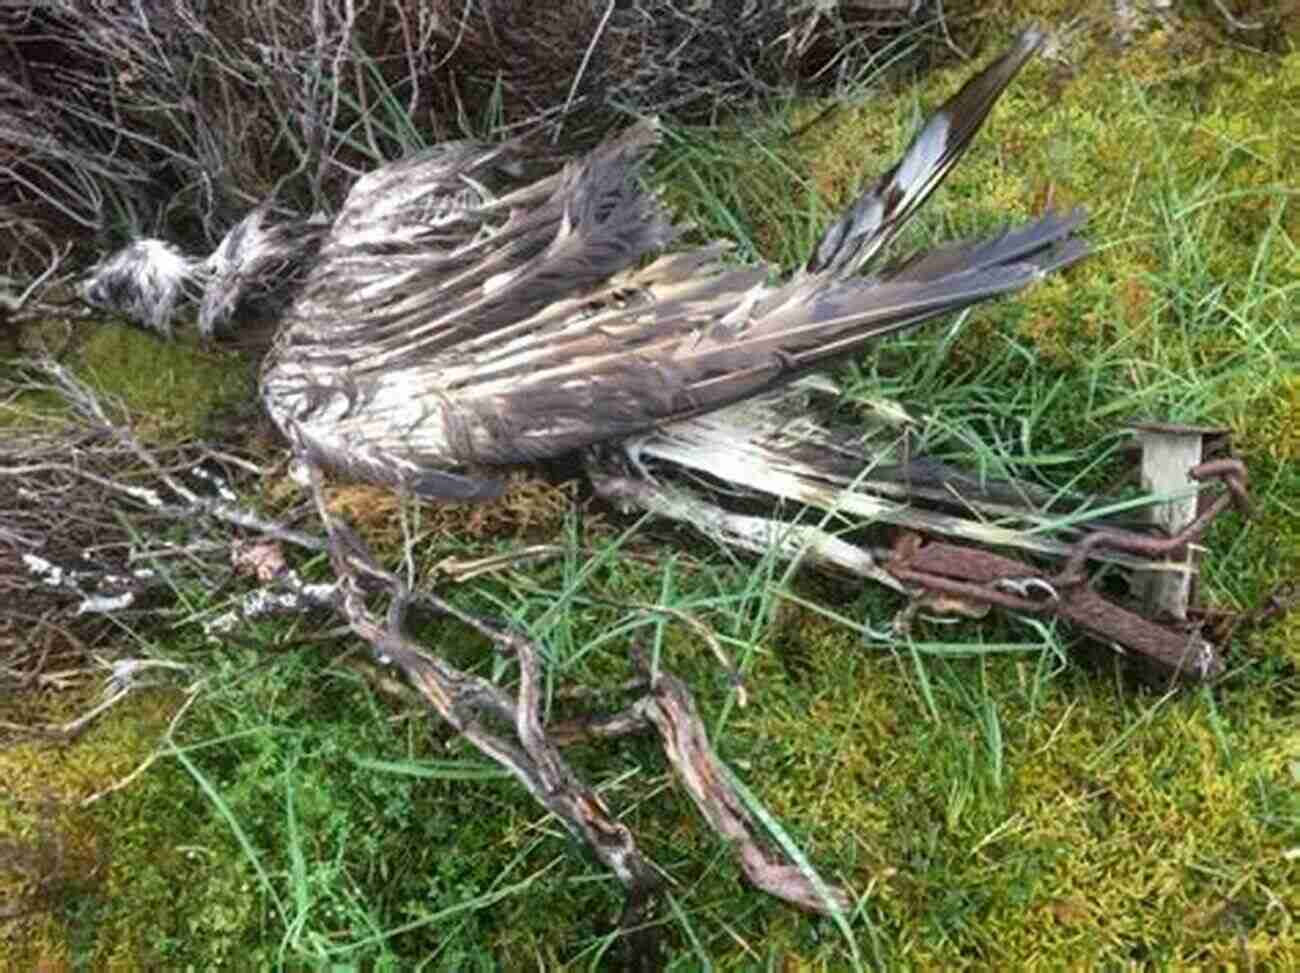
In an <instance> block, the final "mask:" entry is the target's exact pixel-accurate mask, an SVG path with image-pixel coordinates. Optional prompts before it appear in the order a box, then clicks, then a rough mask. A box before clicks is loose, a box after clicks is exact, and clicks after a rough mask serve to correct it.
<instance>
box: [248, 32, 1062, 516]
mask: <svg viewBox="0 0 1300 973" xmlns="http://www.w3.org/2000/svg"><path fill="white" fill-rule="evenodd" d="M1037 43H1038V41H1037V40H1036V39H1035V38H1034V37H1032V36H1031V37H1029V38H1028V39H1022V40H1021V42H1020V43H1019V44H1018V45H1017V47H1016V48H1015V49H1013V51H1012V53H1011V54H1008V55H1006V56H1005V57H1003V58H1002V59H1000V60H999V61H997V62H995V63H994V64H993V65H992V66H991V67H990V68H989V69H988V70H987V71H986V73H985V75H981V76H980V77H979V78H977V79H976V80H975V81H974V82H971V83H968V84H967V85H966V86H965V87H964V88H963V89H962V91H961V92H959V93H958V95H957V96H956V97H955V98H954V99H953V100H952V101H950V102H949V103H948V105H946V106H945V107H944V109H942V110H941V112H947V113H948V115H949V120H948V121H946V122H945V123H944V124H943V125H935V124H934V123H931V124H927V126H926V127H925V129H924V130H923V131H922V133H921V135H920V136H919V137H918V140H917V142H916V143H914V144H913V146H912V148H911V149H909V151H908V155H907V156H905V157H904V161H903V163H900V165H899V166H897V167H895V169H894V170H893V171H892V172H891V173H890V174H889V176H887V177H886V179H885V180H884V181H882V185H885V184H888V185H889V186H891V187H893V188H892V189H890V190H889V192H888V193H887V194H886V195H888V196H889V197H890V198H891V199H892V200H893V202H892V203H891V208H890V215H889V217H888V220H887V221H886V222H887V223H888V225H887V226H885V224H881V226H885V228H884V229H880V228H879V227H877V228H876V229H875V230H872V229H870V227H869V226H868V225H867V224H864V223H863V222H862V220H861V219H860V217H858V216H853V214H852V212H851V213H850V215H849V216H846V217H845V219H843V220H841V221H840V224H837V226H841V227H842V232H840V233H839V238H840V243H839V244H837V245H835V246H828V245H826V244H825V243H824V244H823V247H821V248H819V249H820V250H825V251H826V253H827V256H825V257H824V259H821V260H814V262H813V264H812V265H811V267H812V269H811V270H809V269H805V270H804V271H802V272H801V273H799V274H797V275H796V276H795V277H794V279H792V280H790V281H788V282H787V283H784V284H780V285H770V284H768V283H767V281H768V278H769V276H770V275H769V270H768V268H767V267H763V266H758V267H743V268H736V267H727V266H725V265H723V264H722V263H721V260H720V256H721V253H722V248H721V247H719V246H712V247H706V248H700V249H696V250H692V251H688V252H684V253H677V254H671V255H668V256H665V257H662V258H660V259H659V260H657V261H655V262H653V263H651V264H650V265H649V266H645V267H641V268H639V269H638V267H637V265H638V263H640V262H641V260H642V258H643V257H644V256H645V255H647V254H648V253H650V252H652V251H654V250H657V249H659V248H661V247H662V246H663V245H664V244H665V243H667V242H668V241H669V240H670V239H671V238H672V237H673V235H674V228H673V227H672V225H671V224H670V223H669V221H668V220H667V218H666V217H665V216H664V214H663V212H662V210H661V208H660V206H659V203H658V201H657V199H656V198H655V197H654V196H653V195H652V194H650V193H648V192H646V191H645V190H644V189H643V188H642V187H641V186H640V185H639V184H638V183H637V181H636V179H635V168H636V163H637V162H638V161H639V160H640V159H641V158H642V157H643V156H644V155H645V154H646V152H647V150H648V149H649V148H650V146H652V145H653V143H654V129H653V127H652V126H649V125H639V126H636V127H634V128H632V129H631V130H629V131H628V132H627V133H625V134H624V135H623V136H621V137H619V138H618V139H615V140H613V141H611V142H609V143H607V144H606V145H604V146H601V147H600V148H598V149H597V150H595V151H594V152H593V153H592V154H591V155H589V156H588V157H587V158H586V159H585V160H583V161H582V162H581V163H579V164H576V165H573V166H570V167H568V168H567V169H565V170H564V171H563V172H561V173H560V174H558V175H557V176H554V177H551V178H549V179H546V180H543V181H541V182H539V183H536V184H533V185H531V186H528V187H525V188H523V189H519V190H516V191H514V192H512V193H509V194H507V195H506V196H504V197H500V198H493V199H487V198H484V200H483V201H482V202H481V203H479V204H477V205H476V206H473V207H470V209H472V210H473V214H474V215H473V216H471V217H467V218H468V219H470V220H471V221H473V223H474V225H475V228H474V230H473V233H472V235H471V236H468V237H462V238H460V239H459V240H452V239H450V238H449V237H448V236H447V234H446V232H445V228H444V227H443V226H442V225H439V224H437V223H434V224H431V225H430V226H429V227H428V228H427V230H423V231H421V230H419V229H416V230H413V231H412V232H411V233H410V234H404V235H403V236H402V238H401V239H400V240H399V241H396V242H385V241H384V240H383V239H379V240H371V239H368V238H362V237H358V238H357V239H356V240H353V241H349V240H348V239H347V238H346V235H341V234H339V233H337V232H336V233H335V234H334V235H333V236H332V237H331V241H330V242H329V243H328V244H327V245H326V247H325V248H324V249H323V250H322V255H321V259H320V261H319V263H318V266H317V268H316V270H315V271H314V272H313V274H312V276H311V278H310V279H309V281H308V284H307V286H306V287H305V289H304V291H303V293H302V295H301V297H300V298H299V300H298V301H297V303H296V304H295V306H294V307H293V309H292V310H291V311H290V313H289V314H288V315H287V319H286V324H285V327H284V328H283V329H282V331H281V335H280V338H279V341H278V342H277V348H276V349H275V350H274V351H273V353H272V355H271V356H270V357H269V358H268V362H267V366H266V368H265V369H264V372H263V396H264V399H265V401H266V403H267V406H268V409H269V410H270V412H271V414H272V416H273V417H274V418H275V419H276V420H277V422H279V423H280V424H281V426H282V427H284V428H285V429H286V431H289V432H290V434H291V435H293V436H296V437H297V438H298V439H299V441H300V442H301V443H302V445H303V447H304V448H305V449H306V450H307V451H308V452H309V454H311V455H313V456H314V457H315V458H316V459H318V460H319V461H321V462H323V463H325V464H326V465H330V466H335V467H343V468H345V469H350V470H351V471H353V472H354V473H356V474H358V475H360V476H363V477H365V478H368V479H380V480H383V481H385V482H403V483H408V484H414V485H416V487H417V489H420V490H421V491H422V492H429V493H441V494H443V495H448V494H449V495H456V496H464V495H469V494H473V493H474V492H475V491H476V490H477V489H478V488H477V486H476V485H475V481H470V480H465V481H458V480H456V479H455V476H454V474H455V472H456V471H458V470H461V469H463V468H465V467H482V466H488V467H492V466H499V465H503V464H510V463H516V462H521V461H529V460H534V459H538V458H543V457H549V456H556V455H560V454H562V453H565V452H568V451H570V450H574V449H578V448H582V447H585V446H589V445H592V444H595V443H599V442H602V441H604V440H608V439H612V438H617V437H621V436H626V435H628V434H631V433H636V432H640V431H643V430H646V429H648V428H650V427H652V426H654V425H656V424H658V423H661V422H664V421H671V420H674V419H680V418H683V417H686V416H690V415H695V414H698V413H700V412H704V411H708V410H711V409H716V408H719V407H721V406H724V405H726V404H728V403H731V402H735V401H737V400H738V399H741V398H744V397H746V396H748V395H753V394H756V393H757V392H760V391H763V390H764V389H767V388H771V387H773V386H775V385H778V384H780V383H782V382H784V381H788V380H789V379H790V378H792V377H793V376H795V375H797V374H799V373H801V372H803V371H806V370H807V369H809V368H811V367H814V366H816V365H818V364H820V363H822V362H823V361H825V360H827V359H829V358H832V357H835V356H839V355H844V354H847V353H851V352H853V351H854V350H857V349H860V348H861V347H863V346H865V345H866V344H868V343H870V342H871V341H872V340H874V339H875V338H878V337H879V336H881V335H883V334H887V333H890V332H893V331H897V330H899V329H901V328H905V327H909V326H912V325H915V324H918V323H920V322H921V321H924V320H927V319H929V318H931V317H934V316H937V315H941V314H945V313H948V312H950V311H954V310H958V309H960V308H963V307H967V306H969V305H971V304H974V303H976V302H978V301H982V300H985V299H987V298H990V297H993V296H995V295H998V294H1003V293H1007V292H1009V291H1013V290H1016V289H1018V288H1020V287H1022V286H1024V285H1025V284H1027V283H1029V282H1030V281H1032V280H1034V279H1035V278H1037V277H1039V276H1041V275H1042V274H1044V273H1046V272H1048V271H1049V270H1052V269H1055V268H1056V267H1059V266H1063V265H1064V264H1067V263H1069V262H1072V261H1073V260H1077V259H1079V258H1080V257H1081V256H1083V254H1084V253H1085V250H1086V248H1085V246H1084V244H1083V243H1082V242H1081V241H1079V240H1078V239H1077V238H1075V237H1074V236H1073V235H1072V234H1073V231H1074V230H1075V228H1076V227H1077V226H1078V224H1079V223H1080V221H1081V219H1082V217H1081V216H1080V215H1073V216H1070V217H1065V218H1061V217H1057V216H1053V215H1048V216H1046V217H1044V218H1042V219H1040V220H1038V221H1036V222H1034V223H1031V224H1028V225H1026V226H1024V227H1021V228H1019V229H1017V230H1015V231H1012V232H1010V233H1005V234H1002V235H1001V236H998V237H995V238H992V239H990V240H986V241H981V242H978V243H973V244H971V243H967V244H961V245H958V246H956V247H949V248H945V249H943V250H939V251H936V252H934V253H932V254H930V255H929V256H927V257H923V258H921V259H920V260H917V261H913V262H911V263H910V264H907V265H905V266H903V267H902V268H901V269H899V270H896V271H894V272H892V273H887V274H885V275H883V276H882V277H877V278H873V279H870V280H867V279H862V278H849V277H845V276H844V274H845V271H846V270H848V269H850V268H851V267H856V266H858V265H859V264H860V263H861V253H862V250H863V249H864V248H869V247H872V246H873V245H872V244H871V243H870V240H871V239H876V240H880V239H883V238H885V237H887V236H888V235H889V234H890V233H892V232H893V228H894V227H896V225H897V224H898V222H900V221H901V220H902V219H903V218H905V217H906V215H908V214H909V213H910V212H911V211H912V210H914V209H915V207H916V205H918V204H919V201H920V200H922V199H924V197H925V195H927V194H928V193H929V191H930V190H931V189H932V188H933V185H934V183H936V182H937V181H938V179H939V178H941V177H942V175H943V174H944V173H946V172H947V171H948V169H949V168H950V167H951V165H952V162H953V161H954V160H955V158H956V157H957V156H958V155H959V154H960V152H961V151H962V149H963V148H964V147H965V145H966V144H968V143H969V141H970V137H971V134H972V133H973V131H974V129H975V128H977V127H978V124H979V122H980V121H982V119H983V117H984V115H985V114H987V112H988V110H989V108H990V107H991V105H992V101H993V99H994V98H995V97H996V94H997V93H998V92H1000V91H1001V88H1002V87H1003V86H1005V84H1006V82H1007V81H1008V80H1009V79H1010V74H1013V73H1014V67H1010V68H1008V65H1011V64H1014V66H1015V67H1018V65H1019V63H1022V62H1023V60H1024V58H1025V57H1027V56H1028V54H1029V53H1030V52H1031V51H1032V50H1033V48H1034V47H1035V46H1036V45H1037ZM1017 58H1018V59H1019V60H1017ZM986 76H988V77H990V78H992V79H994V80H993V81H990V82H989V83H987V84H982V83H980V82H982V81H983V80H984V79H985V77H986ZM972 92H973V93H974V94H972ZM977 95H978V97H977ZM967 112H970V113H973V114H974V117H973V118H972V117H967V114H966V113H967ZM945 133H946V134H945ZM922 144H924V148H918V145H922ZM909 160H910V161H909ZM855 208H857V209H861V208H862V207H861V206H858V207H855ZM411 225H414V224H411ZM864 226H865V227H867V229H865V230H864V229H862V227H864ZM835 232H836V231H834V230H833V231H832V235H834V234H835ZM421 233H423V234H424V235H423V236H421ZM854 241H857V242H854ZM863 241H865V242H863ZM875 245H876V246H878V243H877V244H875ZM850 251H851V252H850ZM449 477H450V479H449Z"/></svg>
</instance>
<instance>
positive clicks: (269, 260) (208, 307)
mask: <svg viewBox="0 0 1300 973" xmlns="http://www.w3.org/2000/svg"><path fill="white" fill-rule="evenodd" d="M328 232H329V222H328V220H326V219H325V218H324V217H323V216H314V217H312V218H311V219H306V220H304V219H293V220H285V221H282V222H272V221H271V219H270V216H269V210H268V206H267V205H263V206H259V207H258V208H257V209H255V210H253V211H252V212H251V213H249V214H248V215H247V216H245V217H244V218H243V219H242V220H240V221H239V222H238V223H237V224H235V226H234V227H233V228H232V229H231V231H230V232H229V233H227V234H226V236H225V238H224V239H222V241H221V243H220V244H218V245H217V249H216V250H214V251H213V252H212V256H210V257H208V259H207V260H205V261H204V262H203V268H202V274H203V277H204V280H205V287H204V290H203V300H202V302H201V303H200V305H199V334H200V335H202V336H203V337H204V338H231V337H238V332H239V331H242V330H244V329H245V328H246V327H248V325H249V324H250V323H251V324H256V323H257V322H258V321H266V320H273V319H275V318H276V317H277V316H278V315H279V314H280V313H281V312H282V311H283V310H284V307H285V306H286V305H287V304H288V303H289V302H290V301H291V300H292V298H293V295H294V294H295V293H296V291H297V286H298V284H299V283H300V282H301V280H302V278H303V276H304V275H305V274H306V272H307V271H308V270H309V269H310V268H311V265H312V259H313V258H314V257H315V255H316V253H317V251H318V250H319V249H320V245H321V243H322V241H323V240H324V238H325V236H326V234H327V233H328Z"/></svg>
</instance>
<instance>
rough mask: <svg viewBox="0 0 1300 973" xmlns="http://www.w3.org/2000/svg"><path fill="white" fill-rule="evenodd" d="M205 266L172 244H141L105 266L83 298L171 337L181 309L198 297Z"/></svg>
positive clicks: (86, 282) (84, 286)
mask: <svg viewBox="0 0 1300 973" xmlns="http://www.w3.org/2000/svg"><path fill="white" fill-rule="evenodd" d="M200 266H201V265H200V263H199V262H198V261H195V260H193V259H191V258H190V257H187V256H185V254H183V253H181V252H180V251H179V250H178V249H176V248H175V247H173V246H172V245H171V244H170V243H165V242H164V241H162V240H137V241H136V242H135V243H132V244H130V245H129V246H126V247H123V248H122V249H121V250H119V251H117V253H114V254H113V255H111V256H109V257H107V258H105V259H104V260H102V261H100V262H99V263H98V264H97V265H96V266H95V267H94V268H93V269H92V270H91V271H90V273H89V274H87V275H86V277H85V278H84V279H83V280H82V281H81V283H80V284H79V285H78V287H77V293H78V296H80V297H81V299H82V300H83V301H85V302H86V303H87V304H89V305H91V306H92V307H95V308H98V309H100V310H103V311H112V312H114V313H116V314H121V315H123V316H124V317H126V318H127V319H128V320H130V321H131V322H132V323H133V324H137V325H139V326H140V327H143V328H147V329H148V330H150V331H153V332H155V333H156V334H159V335H162V336H163V337H165V338H170V337H171V336H172V317H173V315H174V314H175V313H176V309H177V305H178V304H179V303H180V302H181V301H182V300H193V299H194V298H195V296H196V293H197V281H196V279H195V278H196V277H197V276H199V274H200Z"/></svg>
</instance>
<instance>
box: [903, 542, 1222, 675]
mask: <svg viewBox="0 0 1300 973" xmlns="http://www.w3.org/2000/svg"><path fill="white" fill-rule="evenodd" d="M888 567H889V571H890V572H891V573H892V574H893V575H894V576H895V577H897V578H898V579H899V580H900V581H905V582H910V583H912V584H916V585H920V586H921V587H923V588H926V589H929V590H932V591H942V592H945V593H947V594H951V595H957V596H960V597H963V598H969V599H973V600H976V601H982V602H987V603H988V604H992V605H997V606H999V607H1001V608H1007V609H1010V610H1012V611H1019V612H1026V613H1029V614H1035V615H1043V614H1046V615H1054V616H1059V617H1061V618H1065V619H1067V620H1069V621H1071V622H1074V623H1075V624H1077V625H1079V626H1081V627H1082V628H1085V629H1087V630H1088V631H1089V632H1091V633H1092V634H1093V635H1095V636H1097V637H1099V638H1101V639H1103V640H1106V641H1109V642H1113V643H1116V644H1118V645H1119V646H1121V647H1122V648H1123V649H1125V650H1131V651H1134V652H1138V653H1140V654H1141V655H1143V656H1146V657H1147V658H1149V659H1151V660H1153V661H1155V662H1157V663H1159V664H1160V665H1162V666H1164V667H1166V668H1167V669H1169V670H1171V671H1173V672H1176V673H1179V674H1181V675H1184V676H1191V677H1194V678H1197V679H1208V678H1212V677H1214V676H1216V675H1218V674H1219V673H1220V672H1222V671H1223V663H1222V661H1221V659H1220V658H1219V654H1218V652H1217V651H1216V650H1215V648H1214V646H1213V645H1211V644H1210V643H1209V642H1208V641H1207V640H1205V639H1203V638H1201V636H1200V635H1198V634H1196V633H1194V632H1190V631H1183V630H1179V629H1177V628H1173V627H1168V626H1164V625H1158V624H1156V623H1155V622H1153V621H1151V620H1149V619H1146V618H1143V617H1142V616H1141V615H1138V614H1136V613H1134V612H1131V611H1129V610H1127V609H1125V608H1121V607H1120V606H1119V605H1116V604H1113V603H1112V602H1110V601H1108V600H1107V599H1105V598H1103V597H1102V596H1101V595H1099V594H1097V593H1096V592H1095V591H1093V590H1092V589H1091V588H1089V587H1088V586H1087V585H1083V584H1072V585H1068V586H1065V587H1060V588H1058V587H1057V586H1055V585H1053V584H1051V583H1050V582H1049V581H1047V580H1045V579H1044V578H1043V577H1042V575H1041V573H1040V572H1037V571H1035V570H1034V569H1033V567H1032V566H1030V565H1028V564H1025V563H1023V562H1022V561H1017V560H1015V559H1014V558H1009V557H1004V556H1003V555H1001V554H992V553H989V552H988V551H979V550H975V549H973V548H969V547H962V546H960V545H957V544H949V543H946V542H943V541H936V542H934V543H931V544H926V545H924V546H922V547H920V548H918V549H917V550H916V551H915V552H913V553H912V554H910V555H908V556H906V557H905V558H904V559H902V560H901V561H899V562H893V563H890V565H889V566H888ZM1017 590H1020V591H1024V592H1025V594H1023V595H1022V594H1018V593H1016V591H1017ZM1029 592H1038V593H1039V594H1040V595H1041V597H1030V596H1029V594H1028V593H1029Z"/></svg>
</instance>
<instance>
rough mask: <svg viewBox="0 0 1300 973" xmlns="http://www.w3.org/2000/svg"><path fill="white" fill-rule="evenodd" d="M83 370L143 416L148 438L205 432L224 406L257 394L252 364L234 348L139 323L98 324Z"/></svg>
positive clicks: (86, 346) (83, 355)
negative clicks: (165, 334) (217, 347)
mask: <svg viewBox="0 0 1300 973" xmlns="http://www.w3.org/2000/svg"><path fill="white" fill-rule="evenodd" d="M79 359H80V360H79V363H78V370H79V371H80V372H81V374H83V375H84V376H85V377H86V378H88V379H89V380H90V381H91V382H92V383H93V384H94V386H95V387H96V388H98V389H100V390H102V391H103V392H106V393H108V394H109V395H111V396H114V397H116V398H118V399H119V400H121V402H122V403H123V405H125V406H126V408H127V410H128V411H129V412H130V413H131V414H132V415H136V416H140V417H142V423H143V428H141V429H139V430H137V431H138V432H140V433H141V434H143V435H145V436H146V438H150V439H165V438H173V437H184V436H186V435H193V434H195V433H198V432H201V431H202V429H203V428H204V426H205V424H206V423H208V422H209V421H211V420H212V419H213V418H214V417H215V416H216V414H217V413H218V412H219V410H221V409H222V408H230V407H237V406H240V405H245V404H247V403H248V402H249V401H251V400H252V399H253V377H254V376H253V365H252V363H250V362H249V361H248V360H247V359H246V358H243V357H241V356H240V355H239V354H237V353H233V352H218V351H214V350H211V349H205V348H202V347H200V346H198V345H197V344H194V343H191V342H186V341H172V342H163V341H160V340H158V339H157V338H156V337H153V336H152V335H148V334H145V333H144V332H142V331H138V330H136V329H134V328H128V327H124V326H121V325H116V324H106V325H103V326H99V327H96V328H95V329H94V331H93V332H92V333H91V334H90V336H89V337H88V338H87V339H86V340H85V341H84V342H83V343H82V345H81V347H80V355H79Z"/></svg>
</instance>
